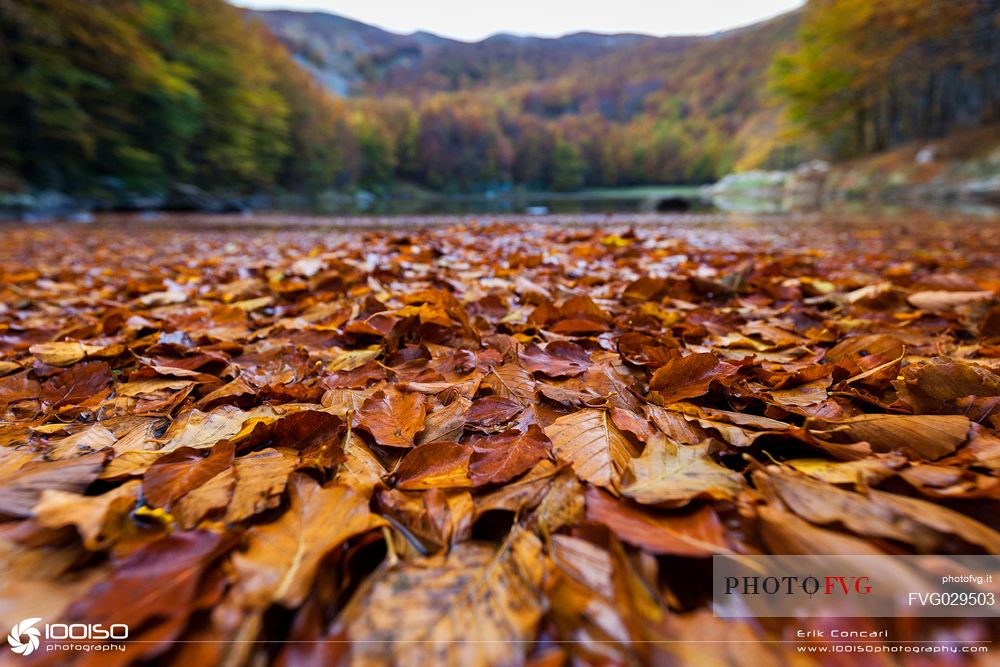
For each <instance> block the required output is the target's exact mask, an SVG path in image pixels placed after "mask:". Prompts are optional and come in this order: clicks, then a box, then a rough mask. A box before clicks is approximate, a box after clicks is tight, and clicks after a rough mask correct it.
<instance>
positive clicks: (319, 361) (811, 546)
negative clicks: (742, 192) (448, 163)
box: [0, 216, 1000, 667]
mask: <svg viewBox="0 0 1000 667" xmlns="http://www.w3.org/2000/svg"><path fill="white" fill-rule="evenodd" d="M206 220H208V219H206ZM637 220H638V221H639V222H641V223H643V224H636V225H634V226H633V225H630V224H629V222H630V219H629V218H628V217H621V216H617V217H610V218H604V217H600V216H589V217H582V218H574V219H566V220H562V221H558V220H557V221H555V223H554V222H551V221H550V222H547V223H529V222H528V221H527V220H524V219H519V220H506V221H504V220H500V221H494V222H493V223H491V224H480V223H477V222H475V221H473V220H462V219H436V220H433V221H431V222H434V223H435V224H429V225H423V226H414V227H406V226H405V221H403V223H402V224H399V225H397V228H396V229H393V230H390V231H379V232H375V231H368V232H366V231H364V230H361V229H358V227H360V226H362V225H364V224H366V223H361V222H359V223H357V224H356V225H353V229H352V228H350V227H352V225H346V226H344V225H341V226H340V227H339V228H331V227H328V226H324V224H323V223H315V224H305V223H306V222H307V221H304V220H299V221H298V222H296V221H295V220H284V221H282V220H281V219H273V220H270V221H267V220H265V221H264V222H263V223H261V224H260V225H257V226H256V227H255V228H249V227H248V225H252V224H253V221H252V220H251V221H247V220H243V223H242V224H240V223H239V222H238V220H236V219H235V218H234V219H230V221H229V222H226V219H221V220H220V221H219V224H212V225H206V224H202V223H204V222H205V221H202V223H199V222H198V221H197V220H196V219H190V218H189V219H186V220H185V221H184V222H183V224H181V222H179V221H178V220H172V219H164V220H159V221H154V222H149V223H143V224H139V223H134V224H132V225H131V226H129V225H126V224H122V223H121V222H99V223H98V224H93V225H55V224H53V225H44V226H8V227H5V228H4V229H3V234H4V244H3V247H2V249H0V350H2V352H3V354H2V360H0V416H2V420H3V421H2V423H0V552H2V560H3V562H4V563H5V566H4V567H3V568H2V570H0V599H2V600H3V602H2V604H0V623H2V624H5V625H4V626H3V627H12V626H14V624H16V623H19V622H21V621H22V620H23V619H33V618H41V619H44V620H45V621H46V622H55V621H56V620H60V621H64V622H67V623H69V622H73V623H99V624H102V626H103V627H109V626H110V625H111V624H126V625H128V628H129V640H128V642H127V643H126V650H125V651H124V652H118V651H104V652H96V649H95V651H88V652H79V651H73V650H68V651H67V650H64V649H65V647H63V646H54V647H51V646H45V647H44V649H46V650H40V651H39V652H38V653H37V654H36V655H35V656H33V658H37V661H36V662H37V664H52V665H56V664H58V665H66V664H76V665H97V664H100V665H117V664H126V663H129V662H134V661H137V660H140V659H150V658H154V657H159V658H160V659H161V660H163V661H165V662H168V663H171V664H173V663H176V664H188V665H209V664H232V665H237V664H248V663H251V664H264V663H273V664H279V665H309V664H317V665H319V664H338V661H339V660H341V659H344V658H347V659H350V660H351V661H353V662H354V663H355V664H389V663H394V664H408V665H416V664H454V665H459V664H461V665H501V664H517V663H520V662H522V661H524V660H525V659H529V660H530V661H531V664H534V665H558V664H563V663H564V662H568V661H569V660H576V661H577V662H576V663H575V664H626V663H633V664H634V663H646V664H649V663H655V664H683V665H746V666H748V667H749V666H751V665H753V666H759V665H771V664H792V663H794V664H796V665H813V664H817V665H819V664H824V665H828V664H833V663H830V662H824V661H821V660H819V659H817V658H815V657H812V656H809V655H803V654H800V653H798V652H797V651H796V646H797V645H796V644H795V643H794V642H793V641H792V640H794V639H795V635H794V631H795V630H796V629H802V628H807V629H823V628H824V627H828V624H827V625H824V624H825V623H827V622H826V621H824V620H823V619H813V620H811V621H810V620H808V619H800V620H792V621H790V622H785V621H784V620H782V619H770V620H767V621H759V622H756V621H748V620H724V619H721V618H716V617H715V616H713V614H712V611H711V609H710V608H709V606H708V602H709V601H710V598H711V583H710V577H709V575H710V572H711V559H710V557H711V556H712V555H714V554H727V553H733V552H736V553H778V554H809V553H821V554H824V553H844V554H857V553H886V554H948V553H972V554H1000V532H997V531H998V529H1000V511H998V510H1000V481H998V480H1000V437H998V427H1000V407H998V406H1000V305H998V293H1000V271H998V266H1000V220H997V219H992V220H986V219H979V220H940V219H935V218H920V217H916V216H912V217H909V218H907V219H896V220H881V219H875V218H867V219H865V218H859V219H839V218H835V217H834V218H831V217H823V218H802V219H798V220H790V219H764V220H759V219H758V220H753V219H744V220H739V219H730V218H722V217H718V216H714V217H713V216H708V217H698V216H688V217H681V218H669V217H647V218H642V219H637ZM172 222H177V225H176V226H175V228H173V229H166V228H165V227H166V226H167V225H168V224H172ZM424 222H427V221H424ZM557 222H563V223H565V224H556V223H557ZM846 624H847V625H849V627H852V628H857V629H884V628H885V629H889V630H890V631H891V637H892V641H893V642H897V643H898V642H902V643H905V642H917V641H918V640H928V639H933V640H935V641H937V642H940V643H942V644H954V642H966V643H981V644H983V643H985V642H988V641H990V640H992V639H994V638H995V637H996V636H997V626H996V623H995V622H991V621H988V620H984V619H957V620H954V619H953V620H952V621H951V622H945V621H940V622H935V624H934V625H933V626H929V625H927V624H926V622H917V621H913V620H899V619H892V618H889V619H848V620H847V621H846ZM841 627H844V625H843V624H842V625H841ZM720 638H725V641H720ZM43 641H44V642H45V643H46V644H48V643H50V641H51V640H48V639H44V640H43ZM104 644H107V642H104ZM820 644H822V640H816V642H815V643H814V644H813V645H820ZM101 645H103V644H102V643H101V642H96V643H94V646H101ZM886 645H888V644H886ZM984 645H985V644H984ZM49 649H52V650H49ZM841 657H843V656H841ZM966 658H967V660H966ZM927 659H928V658H923V660H924V662H920V660H921V657H920V656H919V655H911V656H907V657H905V658H902V659H901V660H902V661H903V662H905V663H906V664H914V665H916V664H930V663H928V662H927ZM951 659H952V660H954V662H952V663H949V664H983V665H985V664H989V660H990V656H985V657H979V658H976V657H975V656H974V655H957V656H952V658H951ZM671 660H672V661H673V662H670V661H671ZM838 664H840V663H838ZM872 664H876V663H872ZM877 664H883V663H877ZM884 664H889V663H888V662H886V663H884ZM938 664H941V663H938Z"/></svg>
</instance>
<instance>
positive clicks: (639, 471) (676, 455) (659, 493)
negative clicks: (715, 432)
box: [621, 433, 744, 505]
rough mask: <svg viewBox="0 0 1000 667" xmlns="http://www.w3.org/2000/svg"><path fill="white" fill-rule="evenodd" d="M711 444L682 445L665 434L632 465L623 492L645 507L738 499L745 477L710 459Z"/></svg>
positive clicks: (649, 443)
mask: <svg viewBox="0 0 1000 667" xmlns="http://www.w3.org/2000/svg"><path fill="white" fill-rule="evenodd" d="M710 444H711V442H704V443H701V444H698V445H679V444H677V443H676V442H674V441H673V440H671V439H670V438H668V437H666V436H665V435H663V434H662V433H657V434H656V435H654V436H653V437H652V438H650V439H649V440H648V441H647V442H646V449H645V450H644V451H643V452H642V456H640V457H639V458H637V459H633V460H632V461H630V462H629V464H628V468H627V469H626V470H625V473H624V474H623V475H622V482H621V492H622V495H624V496H628V497H629V498H632V499H633V500H635V501H637V502H640V503H642V504H644V505H683V504H685V503H687V502H689V501H691V500H693V499H695V498H699V497H703V496H704V497H709V498H714V499H722V500H724V499H727V498H735V497H736V496H737V495H739V492H740V491H741V490H742V489H743V487H744V480H743V476H742V475H740V474H739V473H736V472H734V471H732V470H730V469H729V468H726V467H725V466H722V465H719V464H718V463H716V462H715V461H714V460H712V458H711V456H709V453H708V451H709V446H710Z"/></svg>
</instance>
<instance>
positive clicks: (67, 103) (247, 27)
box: [0, 0, 352, 191]
mask: <svg viewBox="0 0 1000 667" xmlns="http://www.w3.org/2000/svg"><path fill="white" fill-rule="evenodd" d="M0 35H2V40H0V140H2V141H0V146H2V148H0V151H3V152H2V158H3V160H4V162H5V163H6V164H8V165H11V166H12V168H13V170H14V171H15V172H16V173H18V174H20V175H21V176H22V177H23V178H24V180H25V181H27V182H29V183H31V184H34V185H37V186H40V187H57V188H61V189H65V190H68V191H88V190H95V189H106V188H111V189H126V190H132V191H143V190H157V189H163V188H165V187H167V186H168V185H169V184H170V183H173V182H183V181H194V182H195V183H197V184H199V185H202V186H203V187H206V188H207V189H220V188H227V189H233V190H247V189H256V188H267V187H272V186H274V185H278V184H280V185H285V186H290V187H296V188H304V187H319V186H329V185H334V184H337V183H339V182H341V181H342V180H343V178H342V174H341V173H340V172H341V170H342V168H343V165H344V164H346V162H347V159H346V158H345V156H344V154H345V153H346V152H347V151H349V150H350V149H351V145H352V142H351V141H350V140H349V138H348V136H347V132H346V115H347V114H346V110H345V109H344V108H343V106H342V105H340V104H337V103H335V102H334V101H333V100H331V99H330V98H329V97H328V95H327V94H326V93H325V92H323V91H322V90H321V89H320V88H319V86H318V85H316V84H315V83H314V82H312V81H311V79H310V78H309V77H308V75H306V74H305V73H304V72H302V71H301V70H300V69H299V68H298V66H297V65H296V64H295V63H294V61H293V60H292V59H291V57H290V56H289V55H288V54H287V52H286V51H285V50H284V48H283V47H281V46H280V45H279V44H278V43H277V42H276V41H275V40H274V39H273V37H271V36H270V34H269V33H268V32H267V31H266V30H265V29H264V28H263V27H262V26H260V25H259V24H257V22H256V21H251V20H247V19H246V18H245V16H244V14H243V12H241V11H240V10H238V9H236V8H234V7H231V6H230V5H228V4H226V3H225V2H222V1H221V0H93V1H91V2H86V3H84V2H77V1H76V0H0ZM293 152H294V153H295V159H294V160H293V159H290V158H291V156H292V154H293Z"/></svg>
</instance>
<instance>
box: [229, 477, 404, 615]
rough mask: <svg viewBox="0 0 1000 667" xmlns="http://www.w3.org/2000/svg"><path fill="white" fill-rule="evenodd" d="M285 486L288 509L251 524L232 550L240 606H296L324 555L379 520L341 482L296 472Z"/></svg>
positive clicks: (307, 591)
mask: <svg viewBox="0 0 1000 667" xmlns="http://www.w3.org/2000/svg"><path fill="white" fill-rule="evenodd" d="M288 488H289V507H288V511H287V512H285V513H284V514H282V515H281V516H280V517H279V518H278V519H277V520H276V521H273V522H271V523H266V524H261V525H258V526H254V527H253V528H251V529H250V531H249V532H248V533H247V541H248V546H247V549H246V551H243V552H238V553H235V554H233V558H232V564H233V568H234V571H235V572H236V573H237V575H238V577H239V578H238V580H237V582H236V586H237V589H238V590H239V592H240V596H241V599H242V600H243V602H244V604H247V605H249V606H252V607H259V608H264V607H267V606H268V605H270V604H272V603H277V604H281V605H284V606H285V607H289V608H291V607H297V606H299V605H300V604H302V601H303V600H304V599H305V597H306V595H308V593H309V590H310V587H311V586H312V584H313V579H314V578H315V577H316V570H317V568H318V567H319V563H320V561H321V560H322V559H323V557H324V556H325V555H326V554H327V553H329V552H330V551H331V550H332V549H334V548H335V547H337V546H339V545H341V544H343V543H344V541H346V540H348V539H350V538H351V537H354V536H355V535H359V534H361V533H364V532H367V531H369V530H371V529H373V528H377V527H378V526H380V525H384V523H385V522H384V521H383V520H382V519H380V518H378V517H377V516H373V515H372V514H371V513H370V512H369V511H368V501H367V500H366V499H365V498H364V496H361V495H359V494H357V493H355V492H354V491H352V490H351V489H349V488H348V487H346V486H340V485H338V484H333V485H328V486H320V485H319V484H317V483H316V482H315V481H313V480H312V479H311V478H310V477H308V476H307V475H304V474H297V475H294V476H292V478H291V479H290V480H289V484H288ZM334 517H335V519H334Z"/></svg>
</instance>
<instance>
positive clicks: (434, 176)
mask: <svg viewBox="0 0 1000 667" xmlns="http://www.w3.org/2000/svg"><path fill="white" fill-rule="evenodd" d="M254 15H255V16H256V17H257V18H258V19H260V20H261V21H262V22H263V23H264V24H265V25H266V26H267V27H268V28H269V29H270V30H271V32H272V33H273V34H274V35H275V36H276V37H277V39H278V40H279V41H280V42H281V43H283V44H284V45H285V46H286V47H287V48H288V49H289V51H291V52H292V53H293V54H294V57H295V58H296V60H297V61H298V62H299V63H301V64H302V65H303V66H304V67H305V68H307V69H308V70H309V71H310V72H312V73H313V74H314V76H315V77H316V78H317V80H319V81H320V82H322V83H323V84H324V85H325V86H326V87H327V88H328V89H329V90H330V91H332V92H333V93H335V94H336V95H339V96H342V97H347V98H351V99H354V100H359V101H360V103H361V104H362V105H363V107H364V108H365V116H366V119H367V120H365V121H363V124H364V123H369V122H374V123H375V124H376V125H379V123H378V121H377V120H371V119H373V118H374V119H378V118H379V117H380V116H385V117H384V118H383V120H384V122H382V123H381V125H380V126H377V127H369V128H366V130H363V131H362V132H361V135H362V136H363V137H367V138H368V139H369V140H370V141H368V142H367V143H366V142H364V141H363V142H362V151H363V152H365V151H367V152H366V157H367V160H366V163H367V164H369V165H373V167H372V168H371V169H368V170H367V171H368V172H370V173H372V174H375V180H378V174H382V173H390V172H394V173H396V175H397V176H402V177H403V178H410V179H412V180H416V181H418V182H421V183H423V184H425V185H429V186H431V187H436V188H437V187H448V186H456V187H459V188H466V187H470V186H475V185H476V184H477V183H484V182H499V183H503V182H514V183H523V184H527V185H532V186H535V187H545V188H552V187H555V188H557V189H572V188H574V187H579V186H583V185H589V186H614V185H634V184H642V183H679V182H693V183H697V182H705V181H709V180H713V179H715V178H717V177H719V176H721V175H722V174H724V173H726V172H728V171H729V170H730V169H732V168H733V167H734V166H740V167H748V166H752V167H756V166H768V167H784V166H789V165H790V164H792V163H793V162H794V161H796V160H798V159H801V157H802V155H803V153H802V151H801V150H800V147H798V146H796V145H792V144H790V143H789V142H788V141H787V140H786V139H785V138H784V135H783V133H782V128H781V123H780V110H779V109H778V107H777V105H775V104H772V103H771V102H770V100H769V99H768V92H767V90H768V86H767V80H768V71H769V68H770V66H771V63H772V61H773V60H774V57H775V55H776V54H777V53H779V52H782V51H785V50H790V49H792V48H793V47H794V45H795V39H796V31H797V28H798V25H799V22H800V12H793V13H790V14H786V15H783V16H780V17H778V18H776V19H773V20H770V21H767V22H763V23H759V24H756V25H752V26H748V27H745V28H741V29H737V30H731V31H728V32H723V33H718V34H714V35H706V36H669V37H652V36H647V35H636V34H618V35H603V34H595V33H577V34H571V35H566V36H564V37H559V38H541V37H521V36H515V35H509V34H498V35H494V36H492V37H489V38H487V39H484V40H482V41H479V42H475V43H467V42H461V41H457V40H453V39H447V38H444V37H439V36H435V35H431V34H428V33H414V34H411V35H401V34H396V33H392V32H388V31H385V30H382V29H380V28H376V27H373V26H370V25H366V24H364V23H360V22H358V21H353V20H350V19H346V18H343V17H339V16H333V15H330V14H322V13H300V12H292V11H269V12H255V13H254ZM401 101H405V102H402V103H401ZM401 104H402V105H401ZM411 112H413V113H415V114H416V117H415V118H410V120H406V119H407V118H409V117H410V114H411ZM400 127H413V128H415V130H414V132H415V136H412V137H406V136H401V135H400V130H399V128H400ZM386 142H388V143H391V144H392V148H391V150H390V149H389V148H387V147H386V146H384V145H383V144H384V143H386ZM400 146H403V147H404V148H405V147H410V149H411V150H412V153H413V154H412V156H409V157H408V156H407V155H406V154H404V153H405V151H401V150H400ZM557 148H558V150H557ZM389 153H392V155H389ZM457 155H461V156H464V157H463V158H461V159H459V158H456V157H455V156H457ZM477 156H485V160H482V161H481V162H478V163H475V164H472V165H470V164H469V162H470V161H471V160H474V159H476V158H477ZM380 162H381V163H383V164H381V165H379V164H378V163H380ZM369 180H371V179H369Z"/></svg>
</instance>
